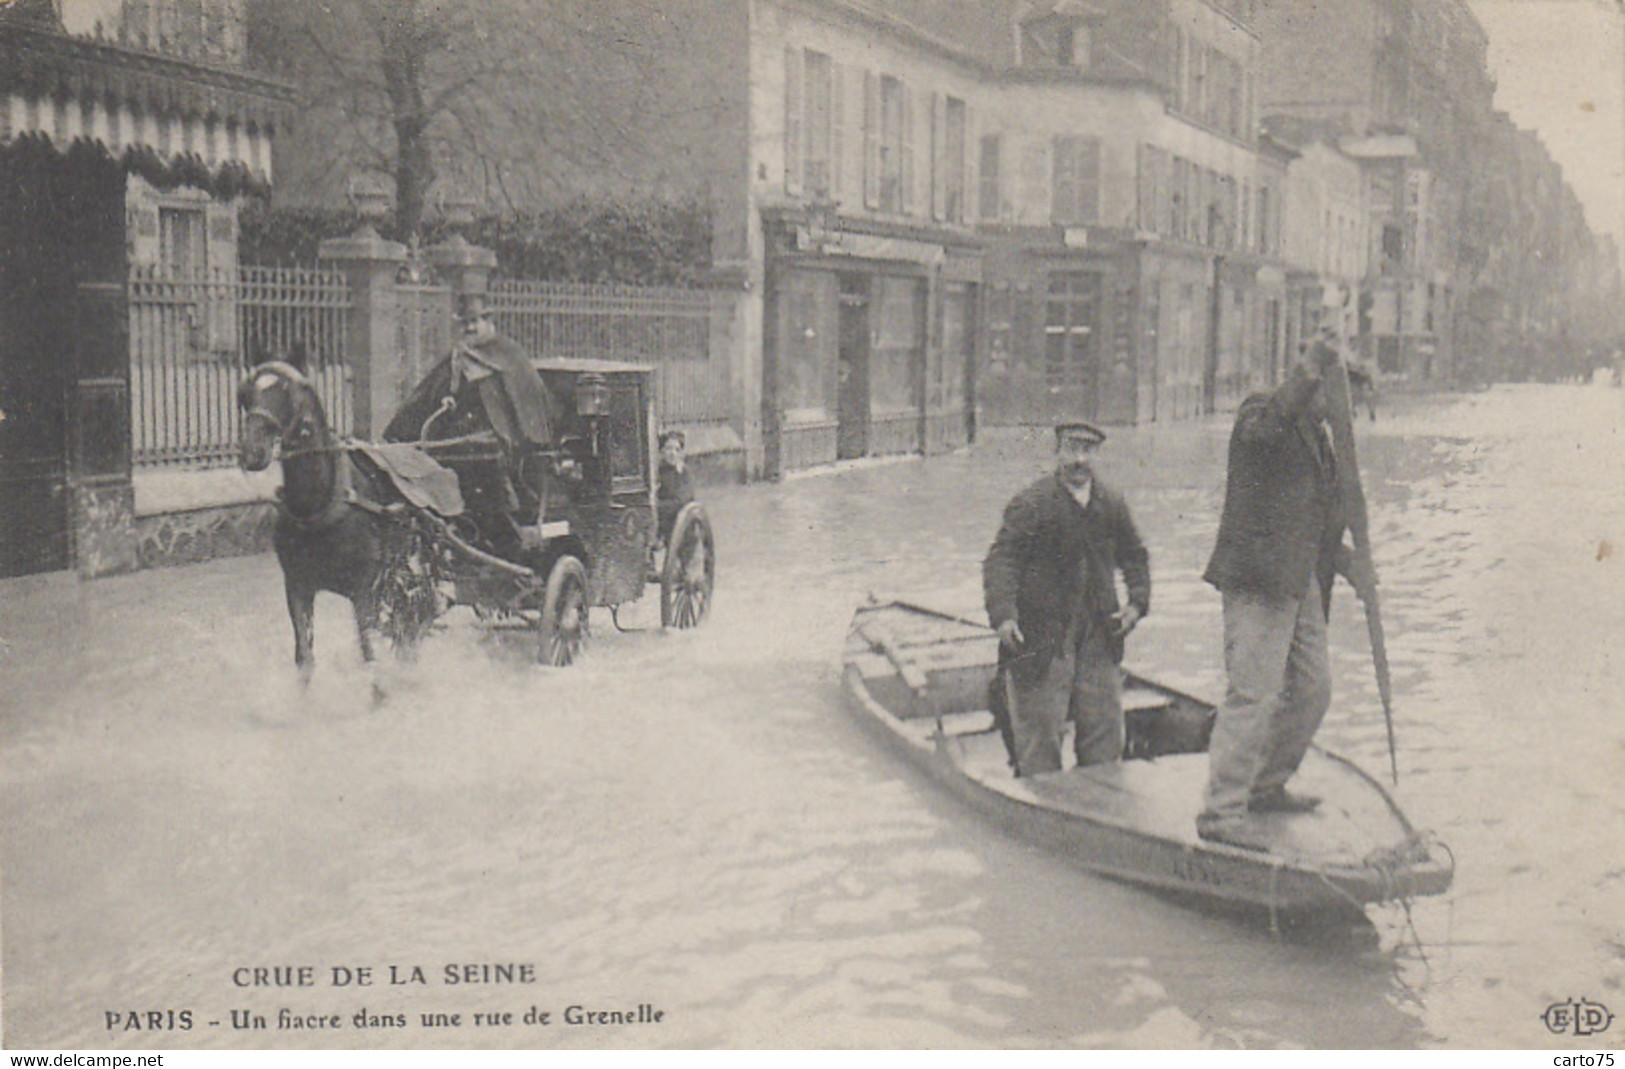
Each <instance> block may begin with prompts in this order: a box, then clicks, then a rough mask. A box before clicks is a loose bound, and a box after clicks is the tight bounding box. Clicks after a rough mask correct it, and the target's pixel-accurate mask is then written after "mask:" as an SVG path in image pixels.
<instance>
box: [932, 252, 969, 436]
mask: <svg viewBox="0 0 1625 1069" xmlns="http://www.w3.org/2000/svg"><path fill="white" fill-rule="evenodd" d="M970 295H971V289H970V287H969V286H966V285H964V284H962V283H949V284H947V285H945V286H944V287H943V291H942V359H941V360H940V361H938V362H937V367H936V371H937V374H936V376H935V378H936V381H935V382H934V383H932V394H933V396H932V397H931V398H930V401H931V404H932V405H933V406H934V407H936V408H939V409H942V410H947V411H952V410H953V409H957V408H962V407H964V404H965V379H966V374H967V368H968V366H969V363H970V334H969V331H970V308H971V296H970Z"/></svg>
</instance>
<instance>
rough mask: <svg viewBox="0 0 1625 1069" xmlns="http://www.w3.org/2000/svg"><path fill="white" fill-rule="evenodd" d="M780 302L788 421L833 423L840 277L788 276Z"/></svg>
mask: <svg viewBox="0 0 1625 1069" xmlns="http://www.w3.org/2000/svg"><path fill="white" fill-rule="evenodd" d="M781 301H782V303H783V310H782V312H781V316H782V318H781V323H782V325H783V329H782V331H781V333H780V338H781V341H780V346H779V352H780V359H779V400H780V403H781V404H782V406H783V408H784V415H785V420H786V421H787V422H789V423H817V422H820V421H823V420H828V419H832V418H834V417H833V412H834V397H835V381H834V368H835V362H836V349H837V342H838V333H839V327H838V310H837V307H838V306H837V304H836V289H835V277H834V276H833V275H831V274H829V273H827V272H821V271H792V272H789V273H788V274H787V275H786V276H785V280H784V288H783V291H782V297H781Z"/></svg>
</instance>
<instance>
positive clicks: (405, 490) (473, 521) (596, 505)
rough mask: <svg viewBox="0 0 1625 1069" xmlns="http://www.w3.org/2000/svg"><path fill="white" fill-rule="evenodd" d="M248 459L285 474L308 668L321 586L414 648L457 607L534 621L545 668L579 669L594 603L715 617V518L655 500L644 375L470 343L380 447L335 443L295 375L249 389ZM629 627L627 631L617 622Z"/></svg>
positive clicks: (292, 572) (648, 386)
mask: <svg viewBox="0 0 1625 1069" xmlns="http://www.w3.org/2000/svg"><path fill="white" fill-rule="evenodd" d="M239 401H240V402H241V404H242V407H243V408H244V410H245V411H246V412H247V413H248V416H247V418H246V419H245V421H244V437H243V444H242V461H243V464H244V466H245V467H248V468H250V469H251V470H252V469H257V468H263V467H265V466H266V465H267V464H269V462H270V458H271V453H272V450H271V448H270V446H271V444H272V443H273V442H274V441H280V444H281V456H282V462H283V491H282V502H281V505H282V510H281V511H282V515H281V516H280V517H279V519H278V524H277V530H276V548H277V554H278V557H279V559H280V560H281V563H282V567H283V573H284V578H285V581H286V585H287V592H288V606H289V613H290V615H291V617H292V619H293V624H294V633H295V659H296V661H297V662H298V664H299V665H300V667H301V670H302V671H303V672H304V673H305V674H306V675H307V676H308V673H309V668H310V665H311V664H312V663H313V658H312V650H311V641H310V633H309V628H310V620H311V609H310V606H311V603H312V602H313V600H314V597H315V592H316V590H317V589H324V590H331V591H334V592H336V593H339V594H341V595H343V596H345V597H347V598H349V599H350V600H351V602H352V603H353V604H354V606H355V613H356V622H357V625H358V628H359V630H360V633H361V641H362V654H363V656H364V657H365V658H366V659H368V660H370V659H371V656H372V654H371V649H370V645H369V643H368V633H369V631H374V630H376V631H380V632H382V633H384V634H386V635H388V636H389V637H391V638H392V639H394V640H395V641H397V642H398V643H406V644H410V643H411V642H412V641H414V640H415V639H416V637H417V636H418V634H419V633H421V632H422V631H423V630H424V629H425V628H426V627H427V625H428V624H429V623H431V622H432V621H433V620H434V619H435V618H437V617H438V616H439V615H440V614H441V613H442V612H444V611H445V610H446V609H447V608H449V607H450V606H452V605H456V604H464V605H468V606H470V607H471V608H472V609H473V610H474V612H475V613H476V614H477V615H479V616H480V617H482V618H486V619H491V620H501V621H515V620H518V621H524V622H527V623H529V624H532V625H533V626H534V627H535V630H536V634H537V640H538V648H537V657H538V659H539V660H540V661H542V662H543V663H545V664H553V665H566V664H569V663H571V662H572V661H573V660H575V658H576V656H577V655H578V653H579V652H580V650H581V647H582V645H583V643H584V642H585V641H586V639H587V637H588V635H589V620H590V610H591V609H592V608H594V607H608V608H609V609H610V610H611V612H612V613H614V612H615V610H616V609H617V608H618V607H619V606H621V605H623V604H625V603H628V602H631V601H634V600H636V599H638V598H639V597H640V596H641V595H642V593H643V592H644V590H645V589H646V587H647V586H648V585H649V584H650V583H658V584H659V586H660V606H661V624H662V625H663V626H668V627H678V628H687V627H693V626H695V625H697V624H699V623H700V622H701V621H702V620H704V619H705V617H706V615H707V613H708V612H709V609H710V602H711V591H712V585H713V583H714V580H715V573H716V554H715V545H714V542H713V538H712V533H711V526H710V521H709V519H708V518H707V516H706V512H705V509H704V507H703V506H702V505H701V504H699V503H698V502H689V503H687V504H686V505H684V506H683V507H682V508H681V509H680V511H678V512H677V513H676V515H675V518H674V519H668V522H667V523H662V522H661V516H662V511H661V510H660V508H659V507H658V505H659V502H658V501H657V497H656V493H657V485H658V470H657V463H658V460H657V457H656V452H655V441H656V427H655V418H654V405H653V401H654V398H653V383H652V370H651V369H650V368H648V367H644V366H639V365H632V364H624V363H617V362H610V361H596V360H565V359H541V360H537V359H532V358H531V357H529V356H528V355H527V354H525V353H523V352H522V351H521V350H520V349H519V347H518V346H517V345H516V344H514V343H513V342H512V341H509V340H508V339H505V338H501V337H494V338H493V337H489V336H487V337H486V338H484V339H483V340H478V339H477V340H473V341H468V342H465V343H464V344H461V345H459V346H458V347H457V349H456V350H454V351H453V352H452V354H451V355H450V356H448V357H447V358H446V359H445V360H443V361H441V362H440V363H439V364H438V365H436V366H435V367H434V368H433V369H432V370H431V371H430V372H429V374H428V375H427V376H426V377H425V378H424V380H423V381H422V382H421V383H420V384H419V385H418V386H417V388H416V389H415V390H414V391H413V392H412V393H411V394H410V395H409V396H408V397H407V399H406V401H405V402H404V403H403V404H402V405H401V407H400V409H399V410H398V411H397V413H396V415H395V417H394V418H393V419H392V420H391V421H390V423H389V425H388V426H387V427H386V428H385V430H384V435H383V441H380V442H356V443H341V442H338V441H336V440H334V438H333V436H332V435H331V433H330V432H329V431H328V428H327V424H326V420H325V417H323V415H322V413H321V409H320V405H319V404H318V403H317V401H316V397H315V393H314V391H313V390H311V389H310V387H309V384H308V382H305V381H304V378H303V376H302V375H301V374H300V373H299V372H298V371H297V370H295V369H293V368H291V367H288V366H287V365H284V364H274V363H273V364H266V365H261V366H260V367H259V368H256V369H255V370H254V371H253V372H252V373H251V374H250V376H249V377H248V379H247V380H246V381H245V382H244V383H243V386H242V390H241V391H240V395H239ZM618 622H619V621H618V620H617V623H618Z"/></svg>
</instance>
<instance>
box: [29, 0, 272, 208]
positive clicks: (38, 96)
mask: <svg viewBox="0 0 1625 1069" xmlns="http://www.w3.org/2000/svg"><path fill="white" fill-rule="evenodd" d="M294 96H295V94H294V90H293V89H292V87H291V86H288V85H286V84H285V83H282V82H278V81H274V80H271V79H268V78H263V77H260V76H258V75H252V74H246V73H243V72H241V71H236V70H229V69H224V68H220V67H212V66H207V65H204V64H199V63H192V62H187V61H183V60H177V59H172V58H169V57H167V56H162V55H158V54H155V53H150V52H141V51H136V50H134V49H130V48H125V47H121V46H118V45H114V44H109V43H107V42H104V41H99V40H92V39H87V38H83V37H73V36H70V35H68V34H65V33H61V32H59V31H56V30H52V29H44V28H39V27H35V26H29V25H20V24H0V142H5V141H10V140H13V139H15V138H18V137H21V136H23V135H25V134H39V135H43V136H45V137H47V138H49V139H50V140H51V141H52V143H53V144H56V145H57V146H58V147H60V148H65V147H66V146H67V145H69V144H71V143H72V142H74V141H76V140H79V139H81V138H85V139H89V140H91V141H94V142H98V143H100V144H102V145H104V146H105V147H106V148H107V149H108V150H109V151H110V152H112V153H113V154H114V155H118V154H120V153H123V152H124V151H126V150H128V149H132V148H136V149H142V148H145V149H150V150H151V151H153V152H155V153H157V154H158V155H159V156H161V157H163V158H165V159H166V160H167V159H172V158H176V157H180V156H195V157H197V158H198V159H200V160H202V161H204V162H205V163H206V164H208V165H209V166H211V167H218V166H221V165H224V164H227V163H239V164H242V165H243V166H245V167H247V168H248V170H249V171H250V172H251V173H252V174H254V175H255V176H256V177H258V178H260V179H262V180H266V181H269V179H270V177H271V139H272V137H273V136H274V134H275V130H276V125H277V123H278V122H279V121H280V120H281V118H282V116H283V115H284V113H285V112H286V111H287V109H288V108H290V107H291V105H292V103H293V100H294Z"/></svg>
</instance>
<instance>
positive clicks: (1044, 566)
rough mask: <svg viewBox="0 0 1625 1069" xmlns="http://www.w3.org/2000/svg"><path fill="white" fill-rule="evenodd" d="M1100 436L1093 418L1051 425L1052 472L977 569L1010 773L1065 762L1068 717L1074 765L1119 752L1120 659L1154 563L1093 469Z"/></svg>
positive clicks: (1024, 497) (1012, 507)
mask: <svg viewBox="0 0 1625 1069" xmlns="http://www.w3.org/2000/svg"><path fill="white" fill-rule="evenodd" d="M1105 438H1106V436H1105V434H1104V433H1103V432H1102V431H1101V430H1100V429H1099V428H1097V427H1094V426H1091V425H1090V424H1088V423H1065V424H1061V425H1060V426H1058V427H1056V428H1055V439H1056V466H1055V472H1054V473H1053V474H1052V475H1048V476H1045V477H1044V478H1042V479H1040V480H1038V481H1037V482H1035V483H1033V484H1032V485H1031V486H1029V487H1027V488H1026V489H1025V490H1023V491H1021V492H1020V493H1019V494H1017V495H1016V496H1015V497H1014V498H1013V499H1011V501H1010V503H1009V505H1008V506H1006V508H1005V510H1004V521H1003V524H1002V525H1001V526H1000V528H999V533H998V535H997V536H996V537H995V538H994V540H993V545H992V547H991V548H990V549H989V550H988V554H987V559H986V561H985V562H984V563H983V565H982V587H983V594H984V597H985V600H986V604H987V615H988V620H989V622H990V623H991V624H992V625H993V627H994V628H995V629H996V630H997V631H998V633H999V665H1000V669H999V670H1000V672H1001V677H1000V678H1001V681H1002V682H1001V684H1000V686H1001V687H1002V691H1001V693H1002V694H1003V696H1004V697H1005V699H1006V705H1007V706H1008V707H1007V708H1006V709H1005V710H1004V712H1005V714H1006V716H1007V724H1006V726H1007V728H1008V731H1007V732H1006V742H1007V743H1008V744H1009V745H1010V748H1011V751H1012V752H1011V760H1012V762H1013V764H1014V765H1015V768H1016V774H1017V775H1021V776H1032V775H1037V774H1040V773H1044V772H1056V771H1059V770H1060V768H1061V738H1062V734H1063V731H1064V728H1065V724H1066V721H1067V719H1069V718H1070V719H1071V720H1072V721H1073V724H1074V730H1075V734H1074V738H1073V743H1074V745H1073V750H1074V753H1075V755H1076V758H1077V763H1078V764H1080V765H1090V764H1097V763H1100V762H1105V761H1115V760H1117V759H1118V758H1120V757H1121V756H1122V754H1123V704H1122V674H1121V670H1120V669H1119V667H1118V665H1119V664H1120V663H1121V661H1122V659H1123V640H1124V638H1125V637H1126V636H1127V635H1128V633H1129V632H1130V631H1132V630H1134V626H1135V624H1137V623H1138V622H1139V621H1140V619H1141V617H1143V616H1144V615H1145V614H1146V612H1147V611H1148V610H1149V609H1150V606H1151V565H1150V557H1149V555H1148V554H1147V553H1146V550H1145V546H1144V545H1143V544H1142V543H1141V542H1140V535H1139V532H1138V531H1136V530H1135V528H1134V521H1133V519H1132V518H1131V517H1130V515H1129V509H1128V505H1127V503H1126V502H1125V501H1124V500H1123V498H1122V497H1121V495H1119V494H1118V493H1117V492H1116V491H1115V490H1113V489H1112V488H1110V487H1108V486H1107V485H1106V484H1105V483H1103V482H1102V481H1101V480H1100V479H1099V478H1098V477H1097V476H1096V475H1095V472H1094V468H1093V463H1092V460H1093V457H1094V455H1095V452H1096V450H1097V449H1098V448H1099V447H1100V444H1101V443H1102V442H1103V441H1105ZM1119 572H1121V573H1122V576H1123V582H1124V585H1125V586H1126V587H1127V589H1128V604H1127V605H1125V606H1121V607H1120V606H1119V604H1118V597H1117V586H1116V577H1117V574H1118V573H1119ZM1004 684H1008V685H1004Z"/></svg>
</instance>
